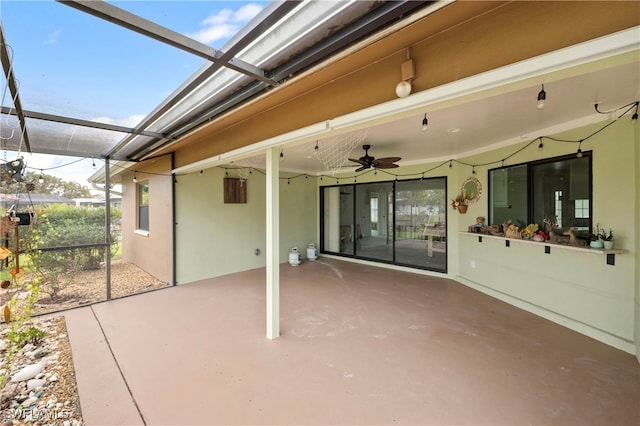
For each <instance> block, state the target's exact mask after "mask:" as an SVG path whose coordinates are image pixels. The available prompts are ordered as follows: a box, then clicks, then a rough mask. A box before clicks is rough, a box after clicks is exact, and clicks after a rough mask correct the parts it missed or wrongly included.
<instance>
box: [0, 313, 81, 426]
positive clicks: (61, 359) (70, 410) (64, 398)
mask: <svg viewBox="0 0 640 426" xmlns="http://www.w3.org/2000/svg"><path fill="white" fill-rule="evenodd" d="M29 326H34V327H37V328H39V329H41V330H45V331H46V333H47V334H46V336H45V337H44V338H43V340H42V341H41V342H40V343H37V344H36V345H35V346H34V345H27V346H31V347H29V348H28V347H27V346H25V348H23V349H22V350H20V351H19V352H18V353H17V354H16V356H15V358H14V359H13V361H12V362H11V365H10V367H9V368H10V370H9V371H10V374H9V379H11V377H12V376H14V375H15V374H16V373H17V372H18V371H20V370H21V369H22V368H23V367H25V366H27V365H30V364H33V363H34V362H36V361H40V362H42V360H45V359H48V360H49V361H48V362H45V363H44V365H45V367H44V369H43V372H42V374H41V375H42V376H43V379H44V380H43V382H45V383H46V384H45V385H44V386H39V387H37V388H34V389H33V390H31V391H30V392H29V391H24V390H23V389H24V387H25V386H26V384H25V382H21V383H13V382H12V381H11V380H9V381H8V382H7V384H6V386H5V387H4V389H2V398H1V402H2V406H0V421H3V423H2V425H3V426H4V425H15V426H18V425H35V424H38V425H62V426H64V425H70V426H79V425H82V424H84V423H83V421H82V413H81V411H80V401H79V400H78V388H77V386H76V378H75V370H74V368H73V360H72V356H71V346H70V345H69V339H68V338H67V330H66V326H65V322H64V318H63V317H57V318H53V319H51V318H49V319H35V320H33V321H32V322H31V323H30V324H29ZM34 351H41V355H39V356H40V357H42V358H39V356H34V355H33V353H34ZM27 392H28V394H29V395H38V396H37V401H36V402H34V403H33V405H32V406H31V408H30V409H29V408H27V407H26V406H25V407H24V408H25V409H23V407H22V405H18V406H16V405H15V404H16V403H15V402H14V403H13V404H12V403H11V400H12V399H13V398H17V397H18V396H17V395H19V394H23V395H25V394H27ZM7 398H8V399H7ZM22 398H24V396H23V397H22ZM22 398H20V399H19V400H21V399H22ZM25 403H26V402H25ZM23 405H24V404H23Z"/></svg>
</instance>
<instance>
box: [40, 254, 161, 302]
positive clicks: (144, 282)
mask: <svg viewBox="0 0 640 426" xmlns="http://www.w3.org/2000/svg"><path fill="white" fill-rule="evenodd" d="M166 286H167V283H166V282H162V281H160V280H158V279H156V278H155V277H153V276H152V275H150V274H148V273H146V272H145V271H143V270H142V269H140V268H138V267H137V266H136V265H134V264H132V263H129V262H126V261H124V260H121V259H118V260H114V261H112V262H111V298H112V299H113V298H117V297H122V296H127V295H130V294H135V293H140V292H144V291H147V290H153V289H157V288H161V287H166ZM42 293H43V292H42V291H41V294H42ZM106 298H107V290H106V270H105V269H104V268H101V269H98V270H94V271H82V272H80V273H78V274H77V275H76V276H75V277H74V278H73V280H72V281H71V282H70V283H69V284H68V285H67V287H66V288H65V289H64V290H63V291H61V292H60V299H61V301H60V302H58V303H51V301H50V300H49V298H48V296H47V295H45V294H42V298H41V299H40V300H39V301H38V304H36V306H35V308H34V310H33V315H38V314H43V313H47V312H55V311H60V310H64V309H69V308H73V307H76V306H79V305H86V304H88V303H93V302H98V301H101V300H106Z"/></svg>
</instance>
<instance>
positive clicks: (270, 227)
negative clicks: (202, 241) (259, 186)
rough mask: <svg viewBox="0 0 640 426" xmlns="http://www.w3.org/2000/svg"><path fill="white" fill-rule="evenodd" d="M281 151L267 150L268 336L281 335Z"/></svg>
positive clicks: (275, 336) (273, 337)
mask: <svg viewBox="0 0 640 426" xmlns="http://www.w3.org/2000/svg"><path fill="white" fill-rule="evenodd" d="M279 161H280V151H279V150H278V149H277V148H270V149H268V150H267V188H266V190H267V338H268V339H272V340H273V339H276V338H277V337H279V336H280V163H279Z"/></svg>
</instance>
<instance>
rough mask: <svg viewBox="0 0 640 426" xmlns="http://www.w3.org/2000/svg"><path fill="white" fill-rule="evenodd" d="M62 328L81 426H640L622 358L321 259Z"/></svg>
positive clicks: (632, 379) (633, 365)
mask: <svg viewBox="0 0 640 426" xmlns="http://www.w3.org/2000/svg"><path fill="white" fill-rule="evenodd" d="M264 277H265V270H264V269H258V270H252V271H247V272H243V273H238V274H233V275H230V276H225V277H220V278H215V279H210V280H206V281H202V282H197V283H191V284H186V285H182V286H178V287H172V288H168V289H163V290H158V291H154V292H150V293H146V294H141V295H137V296H132V297H127V298H123V299H119V300H113V301H110V302H105V303H100V304H96V305H93V306H89V307H84V308H81V309H76V310H73V311H68V312H66V313H65V314H64V315H65V317H66V321H67V329H68V333H69V338H70V341H71V345H72V351H73V359H74V363H75V368H76V377H77V382H78V390H79V394H80V402H81V407H82V413H83V417H84V420H85V423H86V424H88V425H97V424H109V425H112V424H113V425H115V424H118V425H130V424H131V425H133V424H147V425H170V424H171V425H177V424H180V425H187V424H189V425H205V424H207V425H209V424H273V425H275V424H325V425H326V424H350V425H352V424H389V425H391V424H397V425H402V424H494V425H498V424H500V425H506V424H508V425H520V424H547V425H553V424H556V425H569V424H571V425H578V424H580V425H589V424H593V425H625V424H628V425H637V424H640V404H639V401H640V366H639V364H638V362H637V360H636V359H635V357H634V356H632V355H630V354H627V353H624V352H622V351H619V350H617V349H614V348H612V347H609V346H607V345H605V344H602V343H599V342H597V341H595V340H592V339H590V338H588V337H585V336H582V335H580V334H578V333H575V332H573V331H571V330H569V329H566V328H564V327H562V326H559V325H556V324H553V323H551V322H549V321H547V320H545V319H543V318H540V317H537V316H535V315H532V314H529V313H527V312H525V311H522V310H520V309H518V308H515V307H512V306H509V305H507V304H505V303H503V302H500V301H498V300H495V299H493V298H491V297H488V296H486V295H483V294H481V293H479V292H477V291H475V290H472V289H470V288H467V287H465V286H463V285H460V284H458V283H456V282H454V281H451V280H448V279H444V278H438V277H432V276H425V275H420V274H413V273H408V272H401V271H394V270H390V269H384V268H378V267H372V266H366V265H361V264H355V263H350V262H344V261H339V260H334V259H326V258H320V259H318V261H316V262H303V263H302V264H301V265H300V266H298V267H291V266H289V265H287V264H284V265H282V267H281V292H280V295H281V331H282V335H281V337H280V338H279V339H276V340H274V341H271V340H268V339H266V338H265V284H264V282H265V278H264Z"/></svg>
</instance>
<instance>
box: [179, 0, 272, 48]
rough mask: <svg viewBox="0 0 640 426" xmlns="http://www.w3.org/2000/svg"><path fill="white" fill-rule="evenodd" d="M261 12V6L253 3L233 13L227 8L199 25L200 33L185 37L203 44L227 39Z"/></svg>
mask: <svg viewBox="0 0 640 426" xmlns="http://www.w3.org/2000/svg"><path fill="white" fill-rule="evenodd" d="M261 10H262V6H260V5H258V4H255V3H250V4H247V5H244V6H242V7H241V8H240V9H238V10H235V11H234V10H231V9H228V8H225V9H222V10H220V11H218V12H217V13H215V14H213V15H211V16H209V17H207V18H205V19H204V20H203V21H202V22H201V23H200V26H201V27H202V28H201V29H200V31H198V32H195V33H191V34H187V36H188V37H191V38H193V39H195V40H198V41H199V42H201V43H205V44H212V43H214V42H216V41H220V40H225V39H228V38H230V37H232V36H233V35H234V34H236V33H237V32H238V31H239V30H240V28H242V26H243V25H245V24H246V23H247V22H249V21H250V20H251V19H252V18H253V17H254V16H256V15H257V14H258V13H259V12H260V11H261Z"/></svg>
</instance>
